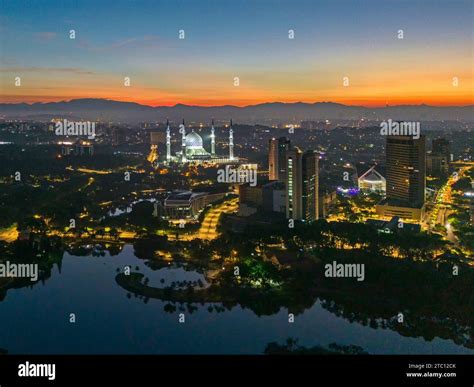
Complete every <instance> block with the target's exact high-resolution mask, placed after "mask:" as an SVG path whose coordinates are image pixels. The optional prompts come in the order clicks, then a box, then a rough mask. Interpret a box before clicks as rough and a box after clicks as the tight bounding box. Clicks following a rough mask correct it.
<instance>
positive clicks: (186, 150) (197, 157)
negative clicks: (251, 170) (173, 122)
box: [166, 120, 240, 164]
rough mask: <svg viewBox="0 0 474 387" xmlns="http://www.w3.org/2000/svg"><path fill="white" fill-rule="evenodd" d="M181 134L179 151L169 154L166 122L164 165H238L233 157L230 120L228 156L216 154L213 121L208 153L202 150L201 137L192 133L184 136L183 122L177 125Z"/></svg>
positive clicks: (167, 124)
mask: <svg viewBox="0 0 474 387" xmlns="http://www.w3.org/2000/svg"><path fill="white" fill-rule="evenodd" d="M179 131H180V133H181V150H179V151H178V152H176V153H175V155H172V154H171V130H170V125H169V121H167V122H166V163H167V164H172V163H179V164H184V163H198V164H200V163H214V164H239V163H240V160H239V158H238V157H235V156H234V134H233V133H234V131H233V129H232V120H231V121H230V126H229V155H228V156H223V155H217V154H216V135H215V130H214V120H212V126H211V149H210V152H208V151H207V150H206V149H204V146H203V140H202V137H201V136H200V135H199V134H198V133H196V132H195V131H194V129H192V130H191V132H189V133H187V134H186V127H185V125H184V120H183V123H182V124H181V125H179Z"/></svg>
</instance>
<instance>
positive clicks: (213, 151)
mask: <svg viewBox="0 0 474 387" xmlns="http://www.w3.org/2000/svg"><path fill="white" fill-rule="evenodd" d="M215 155H216V135H215V134H214V118H213V119H212V127H211V156H215Z"/></svg>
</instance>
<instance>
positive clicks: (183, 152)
mask: <svg viewBox="0 0 474 387" xmlns="http://www.w3.org/2000/svg"><path fill="white" fill-rule="evenodd" d="M181 160H182V161H186V127H185V126H184V118H183V127H182V132H181Z"/></svg>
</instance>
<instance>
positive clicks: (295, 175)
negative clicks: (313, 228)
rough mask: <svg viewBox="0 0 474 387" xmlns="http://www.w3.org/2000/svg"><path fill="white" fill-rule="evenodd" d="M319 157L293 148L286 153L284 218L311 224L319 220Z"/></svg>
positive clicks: (313, 152) (316, 154)
mask: <svg viewBox="0 0 474 387" xmlns="http://www.w3.org/2000/svg"><path fill="white" fill-rule="evenodd" d="M318 168H319V155H318V153H316V152H315V151H307V152H305V153H303V152H302V151H301V150H300V149H298V148H296V147H295V148H294V149H291V150H289V151H287V152H286V217H287V218H288V219H294V220H303V221H306V222H311V221H314V220H317V219H318V218H319V206H318V202H319V194H318V191H319V171H318Z"/></svg>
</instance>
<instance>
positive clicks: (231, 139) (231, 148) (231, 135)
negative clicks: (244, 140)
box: [229, 120, 234, 160]
mask: <svg viewBox="0 0 474 387" xmlns="http://www.w3.org/2000/svg"><path fill="white" fill-rule="evenodd" d="M229 159H230V160H234V131H233V130H232V120H230V129H229Z"/></svg>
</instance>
